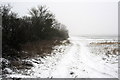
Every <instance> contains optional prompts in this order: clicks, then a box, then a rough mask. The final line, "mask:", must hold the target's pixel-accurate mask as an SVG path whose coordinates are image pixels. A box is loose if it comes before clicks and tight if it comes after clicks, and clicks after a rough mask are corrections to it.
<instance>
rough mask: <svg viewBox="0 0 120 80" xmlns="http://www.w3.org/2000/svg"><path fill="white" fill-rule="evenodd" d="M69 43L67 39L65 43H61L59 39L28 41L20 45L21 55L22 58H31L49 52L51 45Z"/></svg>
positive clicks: (51, 49) (51, 48)
mask: <svg viewBox="0 0 120 80" xmlns="http://www.w3.org/2000/svg"><path fill="white" fill-rule="evenodd" d="M66 43H69V41H68V40H67V41H66V42H65V43H62V41H60V40H42V41H37V42H28V43H26V44H24V45H22V46H21V47H22V50H21V52H20V53H21V56H22V58H31V57H35V56H41V57H43V56H45V55H47V54H51V52H52V51H53V47H54V46H56V45H61V44H66Z"/></svg>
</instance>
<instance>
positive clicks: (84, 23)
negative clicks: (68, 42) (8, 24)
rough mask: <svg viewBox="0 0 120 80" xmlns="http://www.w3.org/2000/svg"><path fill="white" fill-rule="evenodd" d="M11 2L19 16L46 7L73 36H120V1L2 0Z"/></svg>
mask: <svg viewBox="0 0 120 80" xmlns="http://www.w3.org/2000/svg"><path fill="white" fill-rule="evenodd" d="M1 1H4V2H10V3H11V5H12V6H13V11H15V12H18V13H19V15H21V16H22V15H26V14H28V9H30V8H31V7H36V6H38V5H46V6H47V7H49V10H50V11H51V12H52V13H54V14H55V15H56V19H57V20H58V21H59V22H61V23H63V24H65V25H66V26H67V28H68V30H69V32H70V34H72V35H85V34H91V35H115V34H118V1H119V0H30V1H29V0H26V1H25V0H21V1H17V2H16V1H15V0H1Z"/></svg>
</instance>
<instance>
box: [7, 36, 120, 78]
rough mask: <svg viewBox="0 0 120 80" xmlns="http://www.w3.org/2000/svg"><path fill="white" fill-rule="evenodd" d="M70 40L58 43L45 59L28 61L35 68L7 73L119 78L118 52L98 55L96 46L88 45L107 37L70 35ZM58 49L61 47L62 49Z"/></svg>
mask: <svg viewBox="0 0 120 80" xmlns="http://www.w3.org/2000/svg"><path fill="white" fill-rule="evenodd" d="M69 40H70V42H71V44H70V45H67V46H65V45H64V46H56V47H55V50H54V51H53V53H52V54H51V55H49V56H46V57H45V58H41V57H39V58H36V59H30V60H28V61H31V62H32V63H33V65H34V67H32V68H31V69H30V70H24V71H23V73H24V74H23V73H22V74H18V73H13V74H8V75H7V77H11V78H12V77H15V78H118V55H112V56H111V57H106V55H105V54H104V53H101V54H97V55H96V53H97V50H96V52H95V50H94V51H93V50H92V49H94V48H89V47H90V46H88V45H89V44H90V43H91V42H97V41H98V42H101V41H105V39H102V40H100V39H86V38H80V37H71V38H70V39H69ZM111 41H114V40H111ZM92 47H93V46H92ZM111 48H112V47H111ZM56 49H61V51H57V50H56ZM95 49H96V48H95ZM92 51H93V53H94V54H93V53H92ZM54 53H55V54H54ZM103 58H105V60H104V59H103Z"/></svg>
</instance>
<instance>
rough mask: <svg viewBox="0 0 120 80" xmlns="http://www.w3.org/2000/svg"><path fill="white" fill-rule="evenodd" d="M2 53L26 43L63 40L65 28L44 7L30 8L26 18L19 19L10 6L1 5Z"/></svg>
mask: <svg viewBox="0 0 120 80" xmlns="http://www.w3.org/2000/svg"><path fill="white" fill-rule="evenodd" d="M0 13H1V14H2V50H3V51H2V52H3V54H4V53H5V52H6V51H7V50H8V49H15V50H19V49H20V45H21V44H24V43H26V42H33V41H40V40H51V39H52V40H53V39H55V40H58V39H59V40H64V39H67V38H68V30H67V29H66V26H65V25H63V24H61V23H59V22H58V21H57V20H56V19H55V16H54V14H52V13H51V12H50V11H49V10H48V8H46V7H45V6H38V7H37V8H31V9H30V10H29V15H28V16H23V17H19V16H18V14H17V13H15V12H13V11H12V10H11V6H10V5H1V6H0Z"/></svg>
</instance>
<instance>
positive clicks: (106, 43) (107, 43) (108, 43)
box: [90, 42, 120, 45]
mask: <svg viewBox="0 0 120 80" xmlns="http://www.w3.org/2000/svg"><path fill="white" fill-rule="evenodd" d="M90 44H96V45H101V44H105V45H112V44H120V42H99V43H90Z"/></svg>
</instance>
